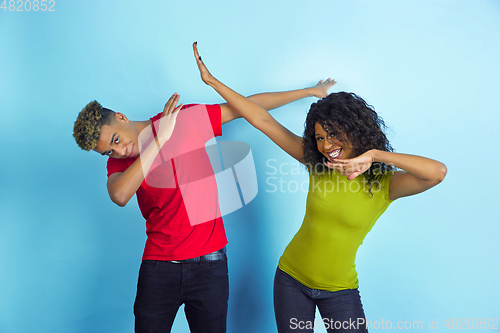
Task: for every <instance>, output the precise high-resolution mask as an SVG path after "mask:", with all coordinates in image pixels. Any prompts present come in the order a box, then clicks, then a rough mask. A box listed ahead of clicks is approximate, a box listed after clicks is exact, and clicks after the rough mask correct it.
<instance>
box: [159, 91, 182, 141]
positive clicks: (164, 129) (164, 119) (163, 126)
mask: <svg viewBox="0 0 500 333" xmlns="http://www.w3.org/2000/svg"><path fill="white" fill-rule="evenodd" d="M180 97H181V96H180V95H179V94H178V93H175V94H173V95H172V96H171V97H170V99H169V100H168V101H167V103H166V104H165V107H164V108H163V113H162V115H161V118H160V125H159V127H158V135H157V138H158V141H159V142H158V144H159V145H160V147H161V146H163V144H164V143H165V142H166V141H167V140H168V139H170V136H171V135H172V132H173V131H174V127H175V121H176V119H177V115H178V114H179V112H178V111H179V110H180V109H181V108H182V104H180V105H179V106H177V107H176V105H177V102H179V98H180Z"/></svg>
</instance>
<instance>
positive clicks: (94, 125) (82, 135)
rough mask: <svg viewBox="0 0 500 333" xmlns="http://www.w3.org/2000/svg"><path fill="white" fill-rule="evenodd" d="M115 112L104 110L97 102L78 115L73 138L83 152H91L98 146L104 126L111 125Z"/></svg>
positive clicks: (90, 104) (91, 103) (87, 106)
mask: <svg viewBox="0 0 500 333" xmlns="http://www.w3.org/2000/svg"><path fill="white" fill-rule="evenodd" d="M114 113H115V112H114V111H112V110H110V109H106V108H103V107H102V105H101V104H99V103H98V102H97V101H92V102H90V103H89V104H87V105H86V106H85V107H84V108H83V110H82V111H81V112H80V113H79V114H78V118H77V119H76V121H75V126H74V128H73V137H74V138H75V141H76V143H77V144H78V146H79V147H80V148H82V149H83V150H86V151H89V150H91V149H94V148H95V147H96V146H97V141H99V135H101V128H102V125H109V124H110V123H111V116H112V115H114Z"/></svg>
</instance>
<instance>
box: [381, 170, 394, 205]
mask: <svg viewBox="0 0 500 333" xmlns="http://www.w3.org/2000/svg"><path fill="white" fill-rule="evenodd" d="M392 175H394V170H393V171H389V172H387V175H385V176H384V178H383V179H382V181H381V183H382V190H383V191H384V199H385V200H386V201H389V202H393V201H394V200H390V199H389V187H390V186H389V185H390V184H391V178H392Z"/></svg>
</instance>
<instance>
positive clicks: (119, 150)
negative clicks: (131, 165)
mask: <svg viewBox="0 0 500 333" xmlns="http://www.w3.org/2000/svg"><path fill="white" fill-rule="evenodd" d="M116 151H117V153H118V154H120V156H125V153H126V151H127V147H126V146H125V145H123V146H120V147H118V148H117V149H116Z"/></svg>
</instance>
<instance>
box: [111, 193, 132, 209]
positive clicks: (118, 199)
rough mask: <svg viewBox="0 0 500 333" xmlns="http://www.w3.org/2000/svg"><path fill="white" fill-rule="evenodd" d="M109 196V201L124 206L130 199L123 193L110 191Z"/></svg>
mask: <svg viewBox="0 0 500 333" xmlns="http://www.w3.org/2000/svg"><path fill="white" fill-rule="evenodd" d="M109 197H110V199H111V201H113V202H114V203H115V204H117V205H118V206H120V207H125V206H126V205H127V203H128V201H129V200H130V198H127V197H125V196H124V195H123V194H119V193H110V194H109Z"/></svg>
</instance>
